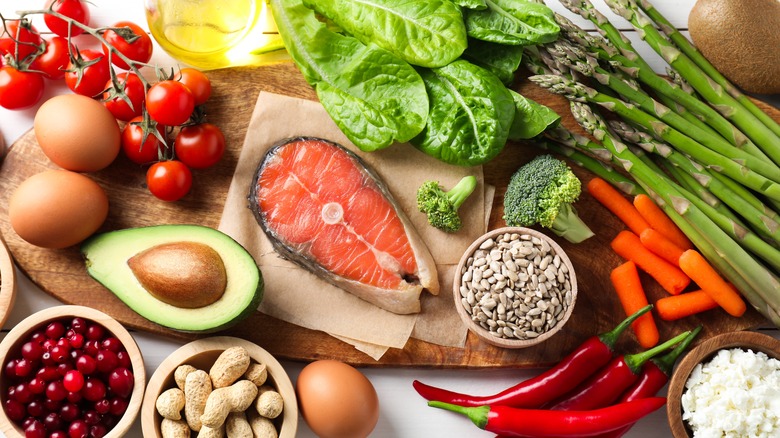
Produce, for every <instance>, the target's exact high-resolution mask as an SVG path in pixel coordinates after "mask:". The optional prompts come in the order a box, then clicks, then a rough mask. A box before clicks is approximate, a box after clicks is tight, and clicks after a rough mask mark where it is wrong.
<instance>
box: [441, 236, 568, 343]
mask: <svg viewBox="0 0 780 438" xmlns="http://www.w3.org/2000/svg"><path fill="white" fill-rule="evenodd" d="M452 292H453V297H454V299H455V307H456V309H457V311H458V315H460V318H461V320H462V321H463V323H464V324H465V325H466V327H468V329H469V330H470V331H471V332H472V333H474V334H475V335H477V337H479V338H480V339H481V340H483V341H485V342H487V343H489V344H491V345H495V346H498V347H503V348H526V347H531V346H533V345H537V344H539V343H541V342H544V341H545V340H547V339H549V338H550V337H551V336H553V335H554V334H555V333H557V332H558V331H560V330H561V328H562V327H563V326H564V324H566V321H567V320H568V319H569V317H570V316H571V313H572V310H573V309H574V303H575V301H576V299H577V277H576V276H575V274H574V267H573V266H572V264H571V260H570V259H569V257H568V256H567V255H566V253H565V252H564V251H563V249H562V248H561V247H560V246H559V245H558V244H557V243H556V242H555V241H554V240H553V239H551V238H550V237H548V236H547V235H545V234H543V233H541V232H539V231H536V230H533V229H530V228H524V227H504V228H499V229H496V230H492V231H489V232H488V233H486V234H484V235H482V236H481V237H479V238H478V239H476V240H475V241H474V242H473V243H472V244H471V246H469V248H468V249H467V250H466V251H465V252H464V254H463V257H461V259H460V262H459V263H458V266H457V268H456V271H455V281H454V282H453V291H452Z"/></svg>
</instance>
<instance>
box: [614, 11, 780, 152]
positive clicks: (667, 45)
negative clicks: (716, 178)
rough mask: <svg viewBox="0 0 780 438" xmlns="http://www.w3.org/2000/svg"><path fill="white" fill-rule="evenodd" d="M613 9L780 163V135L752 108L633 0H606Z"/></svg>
mask: <svg viewBox="0 0 780 438" xmlns="http://www.w3.org/2000/svg"><path fill="white" fill-rule="evenodd" d="M605 3H606V4H607V5H608V6H609V7H610V8H611V9H612V11H613V12H615V13H616V14H618V15H620V16H621V17H623V18H625V19H626V20H628V21H629V22H630V23H631V24H633V25H634V27H636V28H637V29H638V30H639V31H640V32H641V35H642V37H643V39H644V40H645V41H646V42H647V43H648V45H650V47H652V48H653V50H655V51H656V53H658V54H659V55H660V56H661V57H662V58H663V59H664V60H665V61H666V62H667V63H669V65H671V66H672V67H673V68H674V69H675V70H676V71H677V72H678V73H680V74H681V75H682V76H683V77H684V78H685V79H686V80H687V81H688V83H690V84H691V86H692V87H693V88H694V89H695V90H696V91H697V92H698V93H699V94H700V95H701V96H702V97H704V98H705V99H706V100H707V101H708V102H710V104H712V105H713V106H715V107H716V108H717V109H718V110H719V111H720V112H721V113H722V114H723V115H724V116H726V118H728V119H729V120H731V121H733V122H734V124H735V125H737V126H738V127H739V128H740V129H741V130H742V132H744V133H745V135H747V136H748V137H750V138H751V139H752V140H753V142H754V143H755V144H756V145H758V146H759V147H760V148H761V149H762V150H763V151H764V152H765V153H766V154H767V155H769V156H770V157H772V159H773V160H774V161H775V162H776V163H780V137H779V136H778V135H776V134H775V133H774V132H772V130H771V129H769V128H768V127H767V126H766V125H764V124H763V123H762V122H761V121H760V120H758V119H757V118H756V117H755V116H754V115H753V114H752V113H751V112H750V111H748V110H747V109H746V108H745V107H743V106H742V105H741V104H740V103H739V102H737V100H736V99H734V97H732V96H731V95H729V94H728V93H727V92H726V91H725V89H724V88H723V87H722V86H721V85H719V84H718V83H716V82H714V81H713V80H711V79H710V77H709V76H707V74H706V73H705V72H704V71H702V70H701V69H700V68H699V66H697V65H696V63H694V62H693V61H692V60H691V59H690V58H689V57H688V56H687V55H685V54H684V53H682V52H681V51H680V50H678V49H677V48H676V47H675V46H674V45H673V44H672V43H671V42H670V41H669V40H668V39H667V38H666V37H665V36H664V35H663V34H662V33H661V32H659V31H658V30H657V29H656V28H655V27H654V26H653V24H652V22H651V21H650V20H648V19H647V17H645V16H644V15H642V14H640V13H639V12H638V10H637V9H638V7H637V6H636V4H635V3H633V0H605Z"/></svg>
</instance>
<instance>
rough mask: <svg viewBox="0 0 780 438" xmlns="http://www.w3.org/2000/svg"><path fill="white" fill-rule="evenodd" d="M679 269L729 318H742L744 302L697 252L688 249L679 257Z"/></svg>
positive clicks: (745, 307) (745, 308) (744, 308)
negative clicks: (729, 316)
mask: <svg viewBox="0 0 780 438" xmlns="http://www.w3.org/2000/svg"><path fill="white" fill-rule="evenodd" d="M680 269H682V270H683V272H685V273H686V274H688V276H689V277H690V278H691V280H693V281H695V282H696V284H698V285H699V287H700V288H701V290H703V291H704V292H706V293H707V295H709V296H710V298H712V299H713V300H715V301H716V302H717V303H718V305H720V307H722V308H723V310H725V311H726V312H727V313H728V314H729V315H731V316H742V314H743V313H745V310H747V306H746V305H745V301H744V300H743V299H742V297H740V296H739V293H738V292H737V291H736V289H734V287H733V286H731V285H730V284H728V283H727V282H726V280H724V279H723V278H722V277H721V276H720V275H719V274H718V273H717V271H715V269H714V268H713V267H712V266H711V265H710V264H709V263H708V262H707V260H706V259H705V258H704V257H703V256H702V255H701V254H699V252H698V251H696V250H693V249H689V250H687V251H685V252H684V253H683V254H682V255H681V256H680Z"/></svg>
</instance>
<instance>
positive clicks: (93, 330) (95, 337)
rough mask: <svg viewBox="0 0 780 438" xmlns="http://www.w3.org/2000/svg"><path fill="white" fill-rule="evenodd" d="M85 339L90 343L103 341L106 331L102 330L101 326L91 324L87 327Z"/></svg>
mask: <svg viewBox="0 0 780 438" xmlns="http://www.w3.org/2000/svg"><path fill="white" fill-rule="evenodd" d="M86 334H87V339H89V340H90V341H99V340H101V339H103V336H105V334H106V329H104V328H103V326H102V325H99V324H91V325H90V326H89V327H87V333H86Z"/></svg>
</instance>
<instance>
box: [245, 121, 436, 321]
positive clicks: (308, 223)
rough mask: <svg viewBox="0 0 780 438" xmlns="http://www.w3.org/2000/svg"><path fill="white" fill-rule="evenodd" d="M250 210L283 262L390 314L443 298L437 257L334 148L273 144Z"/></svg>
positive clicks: (370, 177) (355, 164) (358, 165)
mask: <svg viewBox="0 0 780 438" xmlns="http://www.w3.org/2000/svg"><path fill="white" fill-rule="evenodd" d="M249 208H250V209H251V210H252V212H253V213H254V215H255V219H257V222H258V224H260V227H261V228H262V229H263V231H264V232H265V234H266V235H267V236H268V239H269V240H270V241H271V243H272V244H273V246H274V249H275V250H276V251H277V253H279V254H280V255H281V256H282V257H284V258H286V259H288V260H290V261H292V262H294V263H296V264H298V265H299V266H301V267H303V268H305V269H307V270H309V271H310V272H312V273H314V274H316V275H317V276H319V277H320V278H322V279H324V280H325V281H328V282H329V283H331V284H333V285H335V286H337V287H339V288H341V289H343V290H346V291H347V292H350V293H352V294H354V295H356V296H358V297H360V298H362V299H364V300H366V301H368V302H370V303H373V304H375V305H377V306H379V307H381V308H383V309H385V310H388V311H390V312H394V313H399V314H408V313H417V312H419V311H420V294H421V293H422V290H423V289H426V290H428V291H430V292H431V293H433V294H438V292H439V281H438V277H437V273H436V265H435V263H434V261H433V257H432V256H431V253H430V251H429V250H428V248H427V247H426V246H425V244H424V243H423V241H422V239H421V238H420V236H419V235H418V234H417V231H416V230H415V229H414V227H413V226H412V225H411V222H410V221H409V219H408V218H407V217H406V215H405V214H404V212H403V211H402V210H401V209H400V208H399V206H398V203H397V202H396V201H395V199H393V196H392V195H391V194H390V191H389V190H388V189H387V186H386V185H385V183H384V182H382V180H381V179H380V178H379V176H378V175H377V174H376V172H374V170H373V169H371V168H370V167H368V166H367V165H366V163H365V162H363V160H362V159H361V158H360V157H358V156H357V155H355V154H354V153H353V152H351V151H349V150H347V149H346V148H344V147H343V146H341V145H339V144H337V143H334V142H332V141H328V140H324V139H320V138H312V137H298V138H290V139H286V140H283V141H281V142H280V143H278V144H276V145H274V146H273V147H272V148H271V149H269V150H268V152H267V153H266V155H265V156H264V157H263V159H262V161H261V162H260V165H259V166H258V168H257V171H256V172H255V176H254V178H253V181H252V187H251V189H250V194H249Z"/></svg>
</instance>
